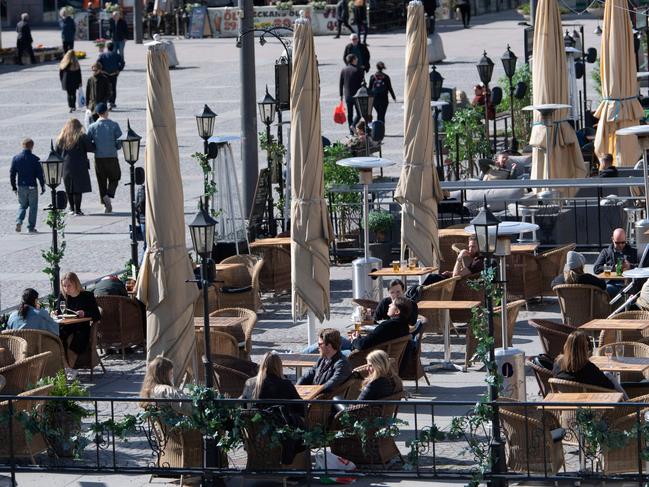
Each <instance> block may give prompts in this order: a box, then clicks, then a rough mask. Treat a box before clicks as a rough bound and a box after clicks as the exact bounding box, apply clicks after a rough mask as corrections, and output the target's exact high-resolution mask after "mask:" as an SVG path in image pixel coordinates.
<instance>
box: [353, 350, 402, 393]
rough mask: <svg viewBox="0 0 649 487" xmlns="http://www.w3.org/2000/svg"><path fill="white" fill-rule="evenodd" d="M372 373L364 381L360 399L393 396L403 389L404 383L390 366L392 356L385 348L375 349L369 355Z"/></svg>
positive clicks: (369, 367)
mask: <svg viewBox="0 0 649 487" xmlns="http://www.w3.org/2000/svg"><path fill="white" fill-rule="evenodd" d="M366 360H367V367H368V369H369V372H370V374H369V375H368V376H367V379H365V381H363V389H362V390H361V393H360V394H359V396H358V400H359V401H375V400H378V399H384V398H386V397H388V396H392V395H393V394H396V393H397V392H399V391H401V390H403V383H402V382H401V379H400V378H399V376H398V375H396V374H395V373H394V372H393V370H392V367H391V366H390V357H389V356H388V354H387V353H385V352H384V351H383V350H374V351H373V352H370V353H369V354H368V355H367V358H366Z"/></svg>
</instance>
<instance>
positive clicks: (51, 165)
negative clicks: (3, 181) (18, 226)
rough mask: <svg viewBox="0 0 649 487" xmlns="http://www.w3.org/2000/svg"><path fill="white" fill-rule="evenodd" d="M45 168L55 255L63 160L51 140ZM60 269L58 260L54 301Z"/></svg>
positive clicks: (57, 248) (58, 283)
mask: <svg viewBox="0 0 649 487" xmlns="http://www.w3.org/2000/svg"><path fill="white" fill-rule="evenodd" d="M41 166H42V167H43V175H44V176H45V184H47V185H48V186H49V187H50V190H51V193H52V203H51V205H50V207H49V210H50V211H51V212H52V253H54V254H55V255H56V254H58V252H59V243H58V233H59V230H58V227H59V208H58V207H57V204H56V188H57V186H58V185H59V184H61V177H62V176H63V159H62V158H61V156H60V155H59V153H58V152H56V151H55V150H54V144H53V143H52V141H51V140H50V154H49V155H48V156H47V159H45V160H44V161H41ZM60 273H61V272H60V268H59V263H58V260H57V261H55V262H54V265H53V269H52V274H53V276H52V294H53V295H54V299H58V298H59V293H60V282H59V281H60V278H59V277H60Z"/></svg>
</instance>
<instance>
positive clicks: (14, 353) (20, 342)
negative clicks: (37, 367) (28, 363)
mask: <svg viewBox="0 0 649 487" xmlns="http://www.w3.org/2000/svg"><path fill="white" fill-rule="evenodd" d="M0 348H4V349H5V350H8V351H9V354H10V355H11V357H12V360H13V361H14V362H17V361H18V360H22V359H24V358H26V357H27V355H28V353H27V350H28V348H29V345H28V343H27V341H26V340H25V339H24V338H20V337H17V336H12V335H9V334H5V333H3V334H1V335H0Z"/></svg>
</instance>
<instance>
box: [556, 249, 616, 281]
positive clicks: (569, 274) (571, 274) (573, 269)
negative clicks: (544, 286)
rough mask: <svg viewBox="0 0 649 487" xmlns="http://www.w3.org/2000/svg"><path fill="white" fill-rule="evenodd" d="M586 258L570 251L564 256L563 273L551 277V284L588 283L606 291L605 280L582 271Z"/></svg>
mask: <svg viewBox="0 0 649 487" xmlns="http://www.w3.org/2000/svg"><path fill="white" fill-rule="evenodd" d="M584 265H586V258H585V257H584V256H583V254H580V253H579V252H574V251H572V250H571V251H570V252H568V255H567V256H566V265H565V266H564V267H563V274H559V275H558V276H557V277H555V278H554V279H552V284H551V286H552V287H554V286H558V285H559V284H589V285H591V286H597V287H598V288H600V289H601V290H602V291H606V281H604V280H603V279H600V278H599V277H597V276H594V275H592V274H588V273H585V272H584Z"/></svg>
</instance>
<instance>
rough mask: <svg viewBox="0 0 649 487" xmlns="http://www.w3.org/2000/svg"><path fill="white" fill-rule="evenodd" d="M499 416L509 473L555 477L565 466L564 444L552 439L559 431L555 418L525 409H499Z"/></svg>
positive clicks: (544, 412) (542, 412)
mask: <svg viewBox="0 0 649 487" xmlns="http://www.w3.org/2000/svg"><path fill="white" fill-rule="evenodd" d="M503 400H504V401H510V399H504V398H503ZM499 412H500V422H501V424H502V431H503V436H504V437H505V455H506V456H507V469H508V470H510V471H512V472H519V473H531V472H542V473H545V474H556V473H557V472H558V471H559V470H560V469H561V467H563V466H564V464H565V459H564V456H563V445H562V442H561V440H559V441H557V442H555V441H553V439H552V434H551V431H552V430H553V429H557V428H559V427H560V425H559V422H558V421H557V418H556V417H555V416H554V415H553V414H551V413H550V412H547V411H541V410H538V409H536V408H530V407H528V408H525V407H524V406H500V408H499Z"/></svg>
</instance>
